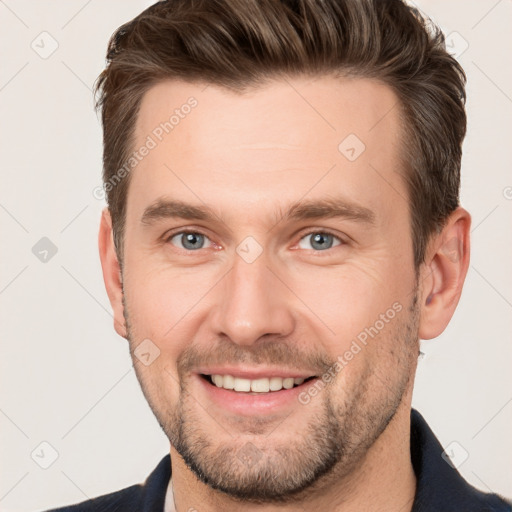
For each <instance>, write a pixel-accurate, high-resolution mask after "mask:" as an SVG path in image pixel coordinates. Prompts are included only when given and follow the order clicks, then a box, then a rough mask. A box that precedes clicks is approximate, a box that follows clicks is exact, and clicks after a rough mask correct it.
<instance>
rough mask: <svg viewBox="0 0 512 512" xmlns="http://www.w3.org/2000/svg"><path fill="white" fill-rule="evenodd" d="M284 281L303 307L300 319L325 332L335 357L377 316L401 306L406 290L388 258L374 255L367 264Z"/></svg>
mask: <svg viewBox="0 0 512 512" xmlns="http://www.w3.org/2000/svg"><path fill="white" fill-rule="evenodd" d="M287 279H288V282H289V283H290V287H291V288H292V289H293V290H294V293H295V294H296V295H297V297H299V298H300V300H301V302H302V303H303V304H304V305H305V306H306V308H307V309H304V308H302V310H303V313H304V316H303V320H304V319H306V318H307V319H309V320H308V321H309V322H310V323H311V325H310V327H311V328H312V329H313V328H314V329H315V330H316V331H318V329H319V328H320V329H321V330H322V332H324V333H325V337H324V339H325V341H326V343H328V350H329V353H331V354H333V355H336V356H337V355H338V354H339V353H343V352H344V351H345V350H346V349H347V348H348V347H349V346H350V344H351V342H352V340H354V339H355V338H356V337H357V336H358V335H359V334H360V333H362V332H365V329H368V328H370V327H371V326H373V325H374V324H375V322H376V321H378V320H379V318H380V315H381V314H384V315H385V314H386V312H387V311H388V310H390V308H393V305H394V304H396V303H399V304H403V303H404V300H405V299H406V298H407V293H408V292H409V291H410V290H409V287H408V286H405V285H404V276H403V275H402V276H400V278H399V276H398V273H397V271H396V269H395V268H394V266H393V265H392V264H390V262H389V258H388V259H384V258H382V259H379V257H378V256H377V255H375V254H374V255H373V257H372V258H371V259H370V258H368V260H367V261H365V260H364V259H363V258H359V259H358V260H357V262H356V261H348V262H346V263H345V264H344V265H342V266H339V267H337V268H333V267H331V268H311V269H309V271H308V272H305V271H302V272H301V276H300V277H298V276H291V275H289V276H288V278H287ZM395 307H396V306H395ZM379 325H380V323H379ZM334 352H335V354H334Z"/></svg>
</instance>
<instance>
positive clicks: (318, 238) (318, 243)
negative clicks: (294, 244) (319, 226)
mask: <svg viewBox="0 0 512 512" xmlns="http://www.w3.org/2000/svg"><path fill="white" fill-rule="evenodd" d="M303 240H306V241H307V240H310V247H307V246H306V247H305V246H304V244H303ZM340 244H341V240H340V239H339V238H338V237H336V236H334V235H331V234H330V233H326V232H323V231H317V232H315V233H309V234H307V235H306V236H304V237H302V238H301V240H300V242H299V247H300V248H301V249H314V250H318V251H324V250H326V249H330V248H331V247H335V246H336V245H340ZM306 245H307V242H306Z"/></svg>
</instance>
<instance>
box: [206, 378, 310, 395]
mask: <svg viewBox="0 0 512 512" xmlns="http://www.w3.org/2000/svg"><path fill="white" fill-rule="evenodd" d="M211 378H212V381H213V383H214V384H215V385H216V386H217V387H218V388H224V389H234V390H235V391H244V392H249V391H252V392H253V393H268V392H269V391H280V390H281V389H283V388H284V389H291V388H293V386H294V385H295V386H300V384H302V383H303V382H304V381H305V379H302V378H296V379H294V378H293V377H286V378H285V379H282V378H281V377H270V378H267V377H263V378H261V379H252V380H251V379H242V378H240V377H233V376H232V375H212V376H211Z"/></svg>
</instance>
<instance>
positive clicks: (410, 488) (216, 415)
mask: <svg viewBox="0 0 512 512" xmlns="http://www.w3.org/2000/svg"><path fill="white" fill-rule="evenodd" d="M191 96H193V97H194V98H196V99H197V102H198V104H197V107H196V108H195V109H193V110H192V111H191V113H190V114H189V115H187V116H185V118H184V119H181V120H180V123H179V124H178V125H177V126H175V128H174V129H173V131H172V132H171V133H170V134H168V135H167V136H166V137H164V138H163V140H162V142H160V143H159V144H158V145H157V147H155V148H154V149H152V150H151V151H150V152H149V154H148V155H147V156H146V157H145V158H144V159H143V160H142V161H141V162H140V163H139V164H138V165H137V167H136V168H135V169H134V170H133V171H132V175H131V180H132V181H131V183H130V187H129V191H128V197H127V215H126V224H125V238H124V261H123V272H122V273H121V268H120V264H119V261H118V259H117V256H116V252H115V248H114V244H113V237H112V223H111V218H110V215H109V212H108V210H107V209H106V210H105V211H104V212H103V216H102V219H101V227H100V234H99V245H100V256H101V262H102V267H103V276H104V280H105V284H106V288H107V292H108V295H109V299H110V301H111V304H112V307H113V311H114V325H115V328H116V330H117V332H118V333H119V334H120V335H121V336H123V337H125V338H127V339H128V340H129V343H130V350H131V353H132V356H133V352H134V350H135V348H136V347H137V346H138V345H139V343H141V342H142V341H143V340H144V339H150V340H151V342H152V343H154V344H155V345H156V346H157V347H158V349H159V350H160V355H159V357H157V358H156V359H155V360H154V361H153V362H152V363H151V364H150V365H148V366H146V365H144V364H142V363H141V361H139V359H138V358H137V357H133V363H134V367H135V370H136V373H137V377H138V379H139V381H140V383H141V387H142V389H143V392H144V393H145V396H146V398H147V400H148V402H149V404H150V406H151V408H152V410H153V412H154V413H155V416H156V417H157V419H158V421H159V422H160V425H161V426H162V428H163V430H164V432H165V433H166V434H167V436H168V438H169V439H170V441H171V447H170V453H171V461H172V475H173V477H172V480H173V488H174V500H175V504H176V509H177V510H178V511H179V512H182V511H185V510H188V509H189V508H190V507H193V508H195V509H196V510H200V511H201V512H203V511H204V512H206V511H216V510H223V511H236V510H240V507H241V505H240V502H241V501H242V502H243V510H251V511H252V510H254V511H267V510H279V511H292V510H293V511H296V510H302V509H303V510H308V511H309V510H319V509H323V510H334V511H338V510H343V511H348V512H350V511H360V510H368V511H374V510H375V511H376V510H379V511H396V510H403V511H406V510H410V509H411V506H412V501H413V498H414V492H415V485H416V480H415V476H414V471H413V468H412V465H411V461H410V447H409V433H410V409H411V399H412V389H413V383H414V374H415V370H416V363H417V356H418V348H419V345H418V343H419V339H420V338H422V339H430V338H433V337H435V336H438V335H439V334H440V333H441V332H442V331H443V330H444V329H445V327H446V325H447V324H448V322H449V320H450V318H451V317H452V315H453V312H454V310H455V308H456V305H457V303H458V300H459V297H460V294H461V291H462V286H463V282H464V279H465V276H466V272H467V268H468V264H469V229H470V216H469V214H468V213H467V212H466V211H465V210H464V209H463V208H460V207H459V208H458V209H457V210H456V211H454V212H453V213H452V215H451V216H450V217H449V219H448V220H447V222H446V225H445V227H444V229H443V230H442V231H441V232H440V233H439V234H436V236H433V237H432V239H431V240H430V243H429V246H428V251H427V254H426V258H425V263H424V264H423V265H422V266H421V267H420V269H418V273H416V269H415V268H414V264H413V246H412V238H411V234H410V215H409V205H408V201H407V189H406V186H405V182H404V179H403V176H402V174H401V173H403V168H402V162H401V157H400V148H401V144H400V142H401V134H402V125H401V121H400V119H399V116H398V109H397V108H396V107H395V106H396V105H397V98H396V96H395V95H394V93H393V91H392V90H391V89H390V88H389V87H388V86H386V85H383V84H380V83H378V82H376V81H371V80H368V79H340V78H337V79H334V78H332V77H321V78H319V77H317V78H315V79H310V78H304V77H302V78H294V79H293V80H292V79H288V80H275V81H271V82H269V83H268V84H266V85H265V86H263V87H260V88H258V89H256V90H250V91H246V92H245V93H244V94H235V93H234V92H230V91H228V90H225V89H222V88H219V87H217V86H214V85H211V84H210V85H208V87H205V84H193V83H186V82H180V81H166V82H162V83H160V84H157V85H155V86H153V87H152V88H151V89H150V90H149V91H148V92H147V93H146V94H145V96H144V98H143V101H142V104H141V109H140V113H139V117H138V119H137V124H136V129H135V147H140V146H141V145H142V144H143V143H144V141H145V140H146V137H147V136H148V134H151V132H152V130H154V128H155V127H156V126H158V125H159V123H161V122H162V121H164V120H165V119H166V118H168V116H169V114H167V113H172V112H173V111H174V109H175V108H179V106H180V105H183V104H184V103H185V102H186V101H187V99H188V98H189V97H191ZM333 98H336V101H333V100H332V99H333ZM349 134H356V135H357V137H358V138H359V139H360V140H361V141H363V143H364V144H365V146H366V149H365V151H364V152H363V153H361V155H360V156H359V157H358V158H357V159H356V160H354V161H349V160H348V159H347V158H345V156H344V155H343V154H342V153H341V152H340V151H339V150H338V145H339V144H340V142H341V141H342V140H344V139H345V137H347V135H349ZM334 197H343V198H344V199H345V200H346V201H350V202H352V203H354V204H356V205H358V206H360V207H364V208H366V209H369V210H371V212H373V222H371V223H370V222H363V221H361V220H354V219H351V218H317V219H307V220H302V221H295V220H287V219H283V218H282V214H283V213H284V212H285V211H286V209H287V207H288V206H289V205H290V204H292V203H295V202H304V201H308V200H321V199H326V198H331V199H332V198H334ZM161 198H165V199H180V200H182V201H186V202H188V203H192V204H194V205H205V204H206V205H208V206H210V207H211V208H213V210H214V211H215V213H216V217H215V218H214V219H213V220H188V219H180V218H161V219H156V220H153V222H151V223H143V222H141V218H142V215H143V213H144V211H145V209H146V208H147V207H148V206H151V205H154V204H155V201H157V200H158V199H161ZM184 228H186V229H190V230H191V231H195V232H196V233H200V234H204V235H206V237H207V238H205V239H200V242H199V244H198V246H199V248H193V249H190V248H189V249H187V248H184V246H183V245H182V244H183V242H184V241H183V238H182V237H180V236H175V235H176V234H178V233H179V232H180V230H183V229H184ZM325 230H327V233H330V234H333V235H334V238H332V239H331V238H328V239H327V241H328V242H329V243H330V242H332V246H330V247H327V248H322V247H320V248H319V246H318V245H317V244H315V243H314V240H313V237H312V235H311V234H310V232H311V231H314V232H323V233H325V232H326V231H325ZM164 235H165V236H164ZM171 235H172V236H171ZM248 236H251V237H253V238H254V239H255V240H256V241H257V243H258V244H259V246H260V247H261V248H262V249H263V252H262V253H261V255H260V256H259V257H258V258H256V259H255V260H254V261H253V262H251V263H248V262H247V261H246V260H245V259H244V258H243V257H241V255H240V254H241V253H237V251H236V249H237V246H239V244H240V243H241V242H242V241H244V240H245V239H246V237H248ZM324 236H325V235H324ZM327 236H328V235H327ZM201 240H204V246H201ZM328 245H329V244H328ZM187 247H190V246H187ZM251 250H252V251H254V250H255V249H254V248H253V249H251ZM253 254H254V252H253ZM121 274H122V275H121ZM393 304H395V305H396V304H399V305H400V308H401V309H400V311H399V312H397V314H396V315H394V317H393V318H392V319H391V320H389V321H388V322H386V323H385V326H384V327H383V328H382V329H380V330H379V332H378V334H377V335H376V336H375V337H373V338H371V339H370V341H369V342H368V343H367V344H366V345H365V346H363V347H362V349H361V350H360V351H359V352H358V353H357V354H356V355H355V356H354V357H353V358H352V359H351V360H350V361H349V362H348V363H347V364H346V365H345V366H344V367H343V369H342V370H341V371H338V372H335V377H334V378H333V379H332V380H331V382H329V383H328V385H326V386H325V387H324V388H322V389H321V390H320V391H319V392H318V394H317V395H316V396H315V397H314V399H312V400H311V401H310V402H309V403H308V404H307V405H303V404H301V403H299V401H295V400H293V401H292V402H291V403H290V404H287V405H286V407H281V408H278V409H277V410H274V411H272V410H269V411H266V412H265V413H262V414H259V415H243V414H235V413H233V412H232V411H229V410H227V409H225V408H223V407H222V406H221V405H219V404H218V403H216V402H214V401H212V400H211V399H210V395H209V394H208V393H206V392H205V389H204V385H202V384H201V383H200V381H199V380H198V379H199V377H198V376H197V371H198V368H199V367H201V366H204V365H208V364H213V363H219V364H223V363H225V364H232V365H237V366H239V367H243V368H245V369H254V368H261V367H265V368H270V367H272V368H275V367H279V368H285V369H295V370H297V369H300V370H303V371H309V372H310V374H311V375H321V374H322V371H323V370H325V369H327V368H329V367H332V364H333V362H335V361H336V360H337V358H338V356H340V355H343V354H345V353H346V351H347V350H349V349H350V347H351V343H352V342H353V340H354V339H356V337H357V336H358V334H360V333H361V332H362V331H364V329H365V328H368V327H370V326H373V325H375V324H376V320H378V319H379V318H382V317H380V315H382V314H385V313H386V311H388V310H389V309H390V308H391V307H392V305H393ZM248 443H250V444H248ZM247 446H250V447H251V449H252V450H253V453H256V454H258V457H259V459H258V462H257V463H256V464H255V465H253V466H249V465H247V464H244V463H242V462H240V459H239V457H238V456H237V455H238V454H239V453H240V450H244V449H247ZM244 447H245V448H244ZM258 477H259V480H257V479H258Z"/></svg>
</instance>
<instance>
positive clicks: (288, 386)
mask: <svg viewBox="0 0 512 512" xmlns="http://www.w3.org/2000/svg"><path fill="white" fill-rule="evenodd" d="M283 388H284V389H291V388H293V378H292V377H287V378H286V379H283Z"/></svg>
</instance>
